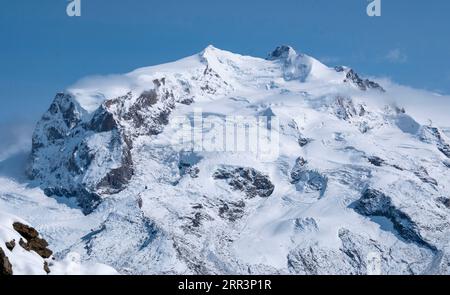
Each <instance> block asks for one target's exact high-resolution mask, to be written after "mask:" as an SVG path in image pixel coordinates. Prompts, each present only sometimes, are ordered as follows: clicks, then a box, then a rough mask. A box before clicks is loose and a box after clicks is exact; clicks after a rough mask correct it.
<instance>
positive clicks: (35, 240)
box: [13, 222, 53, 259]
mask: <svg viewBox="0 0 450 295" xmlns="http://www.w3.org/2000/svg"><path fill="white" fill-rule="evenodd" d="M13 228H14V229H15V230H16V231H17V232H18V233H19V234H20V235H21V236H22V237H23V238H24V239H25V240H26V241H24V240H23V239H20V241H19V245H20V246H21V247H22V248H24V249H25V250H27V251H34V252H36V253H37V254H39V256H41V257H42V258H44V259H45V258H49V257H50V256H52V254H53V252H52V250H50V249H48V248H47V247H48V243H47V241H46V240H44V239H42V238H40V237H39V233H38V232H37V231H36V230H35V229H34V228H32V227H30V226H28V225H25V224H22V223H20V222H15V223H14V224H13Z"/></svg>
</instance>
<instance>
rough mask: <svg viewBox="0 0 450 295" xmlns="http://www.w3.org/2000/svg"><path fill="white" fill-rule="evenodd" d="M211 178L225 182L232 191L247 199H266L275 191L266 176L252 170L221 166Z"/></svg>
mask: <svg viewBox="0 0 450 295" xmlns="http://www.w3.org/2000/svg"><path fill="white" fill-rule="evenodd" d="M213 178H214V179H217V180H224V181H226V183H227V184H228V185H229V186H230V187H231V188H232V189H233V190H236V191H242V192H244V193H245V195H246V196H247V198H254V197H261V198H267V197H269V196H270V195H271V194H272V193H273V191H274V189H275V186H274V185H273V184H272V182H271V181H270V180H269V177H268V176H267V175H264V174H263V173H261V172H259V171H257V170H255V169H253V168H246V167H234V166H222V167H220V168H218V169H217V171H216V172H214V174H213Z"/></svg>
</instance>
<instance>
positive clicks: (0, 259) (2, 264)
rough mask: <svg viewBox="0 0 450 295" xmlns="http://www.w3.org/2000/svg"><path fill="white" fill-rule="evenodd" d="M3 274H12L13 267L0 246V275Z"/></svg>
mask: <svg viewBox="0 0 450 295" xmlns="http://www.w3.org/2000/svg"><path fill="white" fill-rule="evenodd" d="M5 275H13V269H12V265H11V263H10V262H9V259H8V257H7V256H6V254H5V252H4V251H3V249H2V247H0V276H5Z"/></svg>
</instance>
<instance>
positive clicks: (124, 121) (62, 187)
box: [28, 79, 175, 214]
mask: <svg viewBox="0 0 450 295" xmlns="http://www.w3.org/2000/svg"><path fill="white" fill-rule="evenodd" d="M164 83H165V80H163V79H162V80H157V81H154V84H155V87H156V88H155V89H152V90H149V91H144V92H143V93H141V94H140V95H139V96H138V97H135V96H133V94H132V93H131V92H130V93H128V94H127V95H125V96H121V97H117V98H114V99H109V100H105V101H104V102H103V103H102V104H101V105H100V106H99V107H98V109H97V110H96V111H95V112H93V113H92V115H89V114H86V111H85V110H84V109H82V108H81V107H80V106H79V105H78V104H77V101H76V100H75V98H74V97H73V96H72V95H71V94H58V95H57V96H56V98H55V100H54V102H53V103H52V105H51V107H50V109H49V110H48V111H47V113H46V114H44V116H43V117H42V119H41V121H40V122H39V123H38V125H37V127H36V130H35V133H34V136H33V149H32V157H31V163H30V167H29V169H28V174H29V176H30V177H31V178H32V179H37V180H40V181H42V186H43V189H44V191H45V192H46V194H47V195H58V196H67V197H76V198H77V199H78V202H79V205H80V206H81V207H82V208H83V210H84V212H85V213H86V214H88V213H90V212H92V210H93V209H95V208H96V206H97V205H98V204H99V203H100V202H101V200H102V198H104V197H105V196H107V195H110V194H115V193H118V192H120V191H121V190H123V189H124V188H125V187H126V185H127V184H128V182H129V181H130V179H131V178H132V176H133V174H134V168H133V167H134V165H133V159H132V153H131V150H132V148H133V138H136V137H137V136H140V135H156V134H159V133H161V132H162V130H163V128H164V126H165V125H167V124H168V116H169V114H170V113H171V111H172V109H173V108H174V104H175V99H174V96H173V93H171V92H170V91H169V90H167V89H163V88H164ZM159 86H161V88H159ZM125 126H126V127H125ZM99 166H100V167H102V169H98V168H97V167H99Z"/></svg>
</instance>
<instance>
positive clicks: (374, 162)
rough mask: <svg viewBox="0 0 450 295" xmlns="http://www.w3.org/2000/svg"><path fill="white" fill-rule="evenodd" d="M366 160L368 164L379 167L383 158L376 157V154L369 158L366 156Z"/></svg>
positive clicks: (382, 162)
mask: <svg viewBox="0 0 450 295" xmlns="http://www.w3.org/2000/svg"><path fill="white" fill-rule="evenodd" d="M367 160H368V161H369V163H370V164H372V165H374V166H377V167H381V166H383V164H384V163H385V162H384V160H383V159H381V158H380V157H377V156H372V157H369V158H367Z"/></svg>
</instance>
